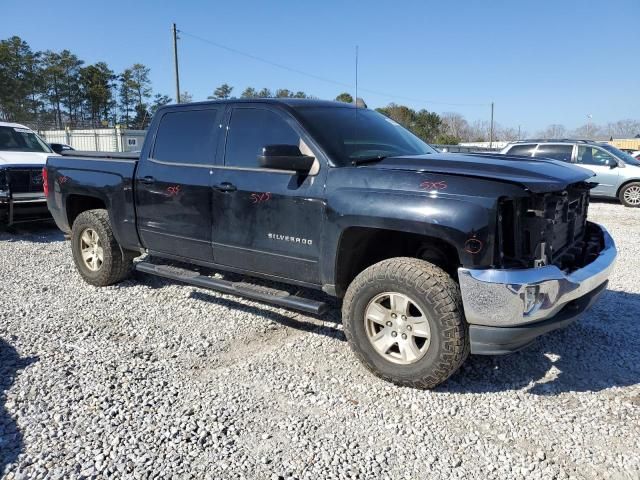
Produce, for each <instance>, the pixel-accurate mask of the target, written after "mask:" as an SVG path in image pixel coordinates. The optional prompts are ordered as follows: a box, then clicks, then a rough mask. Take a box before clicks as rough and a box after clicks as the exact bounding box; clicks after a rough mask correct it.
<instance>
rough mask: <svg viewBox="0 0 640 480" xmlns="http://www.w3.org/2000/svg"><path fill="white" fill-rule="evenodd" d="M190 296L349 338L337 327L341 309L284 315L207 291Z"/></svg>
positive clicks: (299, 326) (343, 339) (294, 325)
mask: <svg viewBox="0 0 640 480" xmlns="http://www.w3.org/2000/svg"><path fill="white" fill-rule="evenodd" d="M189 296H190V297H191V298H193V299H195V300H200V301H204V302H209V303H215V304H216V305H220V306H222V307H225V308H230V309H233V310H239V311H241V312H243V313H248V314H251V315H257V316H259V317H262V318H265V319H267V320H270V321H272V322H276V323H279V324H280V325H283V326H285V327H288V328H295V329H296V330H300V331H303V332H309V333H315V334H318V335H324V336H326V337H330V338H335V339H336V340H340V341H342V342H344V341H346V340H347V339H346V337H345V336H344V332H343V331H342V330H341V329H339V328H338V327H337V325H338V324H340V311H339V310H337V309H335V308H332V309H331V310H330V311H329V312H327V313H326V314H325V315H323V316H322V317H318V316H314V315H310V314H308V313H297V312H294V311H293V310H290V311H289V312H290V313H287V314H286V315H283V314H281V313H278V312H274V311H273V310H269V309H267V308H266V307H254V306H251V305H247V304H246V303H241V302H240V301H235V300H232V299H228V298H223V297H220V296H217V295H214V294H209V293H205V292H199V291H195V292H191V294H190V295H189ZM336 312H337V314H338V318H337V319H336V318H335V315H336ZM334 325H335V326H334Z"/></svg>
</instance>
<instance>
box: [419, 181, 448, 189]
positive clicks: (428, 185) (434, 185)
mask: <svg viewBox="0 0 640 480" xmlns="http://www.w3.org/2000/svg"><path fill="white" fill-rule="evenodd" d="M420 188H422V189H423V190H444V189H445V188H447V182H445V181H444V180H440V181H438V182H434V181H431V180H425V181H424V182H422V183H421V184H420Z"/></svg>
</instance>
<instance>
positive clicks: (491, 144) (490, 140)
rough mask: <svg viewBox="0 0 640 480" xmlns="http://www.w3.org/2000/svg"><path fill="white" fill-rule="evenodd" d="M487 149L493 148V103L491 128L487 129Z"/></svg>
mask: <svg viewBox="0 0 640 480" xmlns="http://www.w3.org/2000/svg"><path fill="white" fill-rule="evenodd" d="M489 148H493V102H491V127H490V128H489Z"/></svg>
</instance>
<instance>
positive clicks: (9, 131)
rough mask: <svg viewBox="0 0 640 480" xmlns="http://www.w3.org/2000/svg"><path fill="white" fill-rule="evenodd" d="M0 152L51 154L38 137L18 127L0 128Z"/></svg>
mask: <svg viewBox="0 0 640 480" xmlns="http://www.w3.org/2000/svg"><path fill="white" fill-rule="evenodd" d="M0 151H11V152H41V153H51V149H50V148H49V147H48V146H47V144H46V143H44V141H42V140H41V139H40V137H38V136H37V135H36V134H35V133H34V132H32V131H31V130H29V129H27V128H20V127H0Z"/></svg>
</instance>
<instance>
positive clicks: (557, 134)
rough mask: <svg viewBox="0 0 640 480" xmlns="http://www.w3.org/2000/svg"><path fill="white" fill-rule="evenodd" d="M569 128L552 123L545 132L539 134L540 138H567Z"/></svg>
mask: <svg viewBox="0 0 640 480" xmlns="http://www.w3.org/2000/svg"><path fill="white" fill-rule="evenodd" d="M566 136H567V128H566V127H565V126H564V125H561V124H559V123H552V124H551V125H549V126H547V128H545V129H544V130H541V131H539V132H538V137H540V138H545V139H548V138H566Z"/></svg>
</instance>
